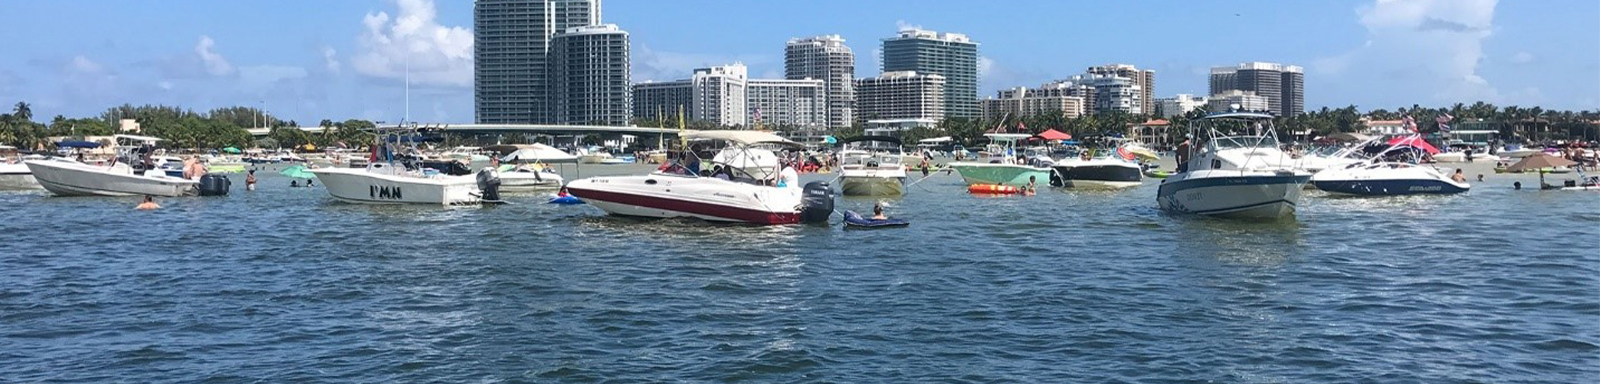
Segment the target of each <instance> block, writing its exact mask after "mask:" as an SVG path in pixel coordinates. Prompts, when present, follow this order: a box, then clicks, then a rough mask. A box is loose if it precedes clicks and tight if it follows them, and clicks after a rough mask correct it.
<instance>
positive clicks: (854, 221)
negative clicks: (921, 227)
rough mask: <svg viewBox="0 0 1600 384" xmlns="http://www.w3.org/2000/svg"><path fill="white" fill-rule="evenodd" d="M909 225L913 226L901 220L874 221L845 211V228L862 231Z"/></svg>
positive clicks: (854, 212) (853, 212)
mask: <svg viewBox="0 0 1600 384" xmlns="http://www.w3.org/2000/svg"><path fill="white" fill-rule="evenodd" d="M909 225H911V222H909V221H905V220H901V219H884V220H873V219H869V218H865V217H862V216H861V214H859V213H856V211H844V227H845V228H860V229H874V228H898V227H904V226H909Z"/></svg>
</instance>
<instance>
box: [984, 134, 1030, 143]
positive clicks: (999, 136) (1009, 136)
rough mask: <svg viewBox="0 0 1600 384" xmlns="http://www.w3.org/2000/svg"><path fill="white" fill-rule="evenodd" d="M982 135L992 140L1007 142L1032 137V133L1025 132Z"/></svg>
mask: <svg viewBox="0 0 1600 384" xmlns="http://www.w3.org/2000/svg"><path fill="white" fill-rule="evenodd" d="M983 137H987V138H989V140H993V141H1003V142H1008V143H1009V142H1016V141H1019V140H1027V139H1028V138H1029V137H1033V135H1030V134H1026V133H985V134H983Z"/></svg>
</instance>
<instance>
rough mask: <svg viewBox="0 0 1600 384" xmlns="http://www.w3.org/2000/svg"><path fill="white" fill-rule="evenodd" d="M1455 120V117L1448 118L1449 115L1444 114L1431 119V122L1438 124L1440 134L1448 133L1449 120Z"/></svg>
mask: <svg viewBox="0 0 1600 384" xmlns="http://www.w3.org/2000/svg"><path fill="white" fill-rule="evenodd" d="M1455 118H1456V117H1455V116H1450V114H1448V113H1445V114H1441V115H1439V116H1438V117H1435V118H1433V122H1435V123H1439V131H1440V132H1450V120H1451V119H1455Z"/></svg>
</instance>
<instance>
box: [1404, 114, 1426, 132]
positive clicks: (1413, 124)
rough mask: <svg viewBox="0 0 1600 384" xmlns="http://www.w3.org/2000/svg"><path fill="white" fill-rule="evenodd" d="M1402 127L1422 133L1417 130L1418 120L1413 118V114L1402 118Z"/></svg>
mask: <svg viewBox="0 0 1600 384" xmlns="http://www.w3.org/2000/svg"><path fill="white" fill-rule="evenodd" d="M1400 127H1402V128H1405V129H1406V130H1408V131H1411V133H1421V132H1417V120H1416V119H1412V118H1411V115H1406V117H1404V118H1401V119H1400Z"/></svg>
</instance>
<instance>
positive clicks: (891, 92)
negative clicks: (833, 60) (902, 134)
mask: <svg viewBox="0 0 1600 384" xmlns="http://www.w3.org/2000/svg"><path fill="white" fill-rule="evenodd" d="M944 85H945V79H944V76H940V75H935V74H922V73H917V72H915V71H896V72H884V73H883V74H882V75H879V76H878V77H869V78H864V79H856V122H858V123H865V122H867V120H884V119H934V120H940V119H943V118H944V117H945V110H944V107H945V105H946V103H945V102H944V95H945V94H946V92H945V91H944Z"/></svg>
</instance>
